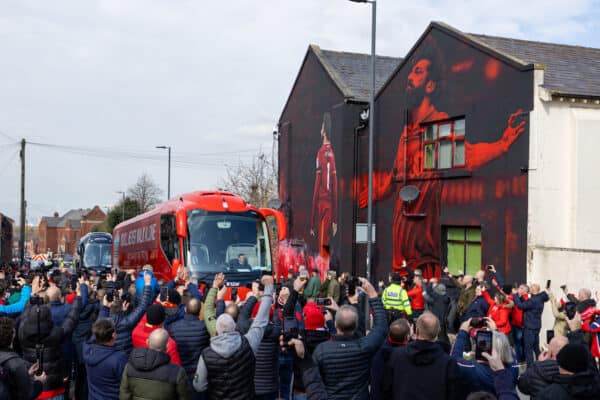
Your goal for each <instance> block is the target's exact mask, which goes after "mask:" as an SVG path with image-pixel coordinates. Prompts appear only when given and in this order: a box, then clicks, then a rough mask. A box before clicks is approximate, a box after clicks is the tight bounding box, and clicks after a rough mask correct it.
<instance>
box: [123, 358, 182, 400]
mask: <svg viewBox="0 0 600 400" xmlns="http://www.w3.org/2000/svg"><path fill="white" fill-rule="evenodd" d="M170 360H171V358H170V357H169V355H168V354H166V353H163V352H161V351H156V350H152V349H146V348H143V347H138V348H135V349H133V351H132V352H131V355H130V356H129V363H127V365H126V366H125V371H124V372H123V379H122V380H121V388H120V395H119V396H120V397H119V398H121V399H165V400H166V399H169V400H170V399H189V398H190V394H191V391H190V388H189V383H188V378H187V375H186V373H185V370H184V369H183V368H181V367H179V366H177V365H175V364H173V363H171V362H170Z"/></svg>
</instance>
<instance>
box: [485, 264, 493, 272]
mask: <svg viewBox="0 0 600 400" xmlns="http://www.w3.org/2000/svg"><path fill="white" fill-rule="evenodd" d="M492 268H494V266H493V265H492V264H488V265H486V266H485V269H487V270H488V271H491V270H492Z"/></svg>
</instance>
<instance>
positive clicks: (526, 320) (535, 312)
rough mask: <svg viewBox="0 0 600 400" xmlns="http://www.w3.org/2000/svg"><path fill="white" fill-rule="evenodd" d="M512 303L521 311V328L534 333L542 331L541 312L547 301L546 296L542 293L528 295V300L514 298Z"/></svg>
mask: <svg viewBox="0 0 600 400" xmlns="http://www.w3.org/2000/svg"><path fill="white" fill-rule="evenodd" d="M514 301H515V304H516V305H517V307H519V308H520V309H521V310H523V327H524V328H525V329H532V330H536V331H539V330H540V329H542V312H543V311H544V303H545V302H547V301H548V294H547V293H546V292H542V293H538V294H534V295H530V296H529V299H528V300H523V299H521V298H520V297H519V296H515V297H514Z"/></svg>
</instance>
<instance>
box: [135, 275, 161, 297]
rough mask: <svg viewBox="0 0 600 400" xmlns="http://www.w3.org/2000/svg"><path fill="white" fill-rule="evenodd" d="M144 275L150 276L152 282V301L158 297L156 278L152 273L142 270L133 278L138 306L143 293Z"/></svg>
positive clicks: (158, 289) (158, 287)
mask: <svg viewBox="0 0 600 400" xmlns="http://www.w3.org/2000/svg"><path fill="white" fill-rule="evenodd" d="M144 273H148V274H150V275H152V282H151V283H150V286H151V287H152V292H153V294H152V299H155V298H156V296H158V294H159V293H160V286H159V285H158V281H157V280H156V277H155V276H154V274H153V273H152V271H143V270H142V271H140V273H139V274H138V277H137V278H135V298H136V300H137V303H138V304H139V303H140V301H142V294H143V292H144Z"/></svg>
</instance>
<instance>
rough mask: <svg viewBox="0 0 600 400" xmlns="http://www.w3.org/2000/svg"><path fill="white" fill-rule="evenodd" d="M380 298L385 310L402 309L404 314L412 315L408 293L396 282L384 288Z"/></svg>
mask: <svg viewBox="0 0 600 400" xmlns="http://www.w3.org/2000/svg"><path fill="white" fill-rule="evenodd" d="M381 300H382V301H383V307H384V308H385V309H386V310H398V311H404V312H405V313H406V315H412V309H411V308H410V299H409V298H408V293H407V292H406V290H404V289H402V286H400V284H398V283H392V284H391V285H390V286H388V287H387V288H385V290H384V291H383V295H382V296H381Z"/></svg>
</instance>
